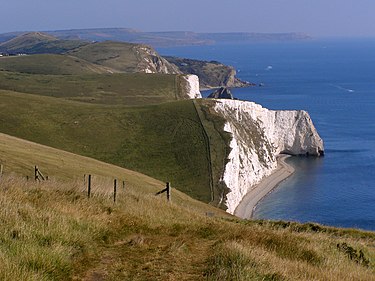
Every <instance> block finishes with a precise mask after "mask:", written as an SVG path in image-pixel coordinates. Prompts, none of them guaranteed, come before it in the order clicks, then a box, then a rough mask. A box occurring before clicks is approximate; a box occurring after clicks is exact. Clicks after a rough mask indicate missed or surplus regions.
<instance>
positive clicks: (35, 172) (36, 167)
mask: <svg viewBox="0 0 375 281" xmlns="http://www.w3.org/2000/svg"><path fill="white" fill-rule="evenodd" d="M34 179H35V180H36V181H37V180H39V178H38V166H34Z"/></svg>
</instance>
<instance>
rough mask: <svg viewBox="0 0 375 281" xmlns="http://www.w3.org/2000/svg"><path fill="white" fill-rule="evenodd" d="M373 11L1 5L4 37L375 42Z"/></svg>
mask: <svg viewBox="0 0 375 281" xmlns="http://www.w3.org/2000/svg"><path fill="white" fill-rule="evenodd" d="M3 1H5V0H1V2H3ZM374 12H375V1H374V0H131V1H130V0H64V1H62V0H12V1H6V2H4V3H2V5H1V9H0V33H5V32H11V31H47V30H60V29H77V28H99V27H124V28H134V29H138V30H142V31H194V32H262V33H280V32H303V33H307V34H309V35H312V36H314V37H330V36H340V37H352V36H356V37H375V16H374Z"/></svg>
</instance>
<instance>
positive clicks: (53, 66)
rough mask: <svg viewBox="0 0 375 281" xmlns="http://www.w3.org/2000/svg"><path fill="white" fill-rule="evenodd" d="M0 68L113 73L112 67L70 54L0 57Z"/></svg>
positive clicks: (39, 71) (62, 72)
mask: <svg viewBox="0 0 375 281" xmlns="http://www.w3.org/2000/svg"><path fill="white" fill-rule="evenodd" d="M0 70H2V71H4V70H5V71H11V72H22V73H30V74H52V75H58V74H61V75H67V74H70V75H72V74H92V73H112V72H114V71H113V70H111V69H108V68H105V67H102V66H100V65H95V64H92V63H89V62H87V61H85V60H82V59H79V58H75V57H72V56H68V55H54V54H42V55H27V56H11V57H2V58H0Z"/></svg>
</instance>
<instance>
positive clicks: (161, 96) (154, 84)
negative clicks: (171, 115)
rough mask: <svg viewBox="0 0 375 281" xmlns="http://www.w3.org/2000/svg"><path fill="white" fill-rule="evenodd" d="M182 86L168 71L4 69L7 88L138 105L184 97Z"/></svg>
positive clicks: (2, 83)
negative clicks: (76, 72)
mask: <svg viewBox="0 0 375 281" xmlns="http://www.w3.org/2000/svg"><path fill="white" fill-rule="evenodd" d="M0 61H1V59H0ZM179 87H180V86H179V76H176V75H165V74H142V73H137V74H126V73H118V74H86V75H84V74H82V75H43V74H29V73H17V72H8V71H0V89H3V90H10V91H15V92H22V93H29V94H35V95H43V96H50V97H56V98H64V99H71V100H76V101H83V102H88V103H99V104H112V105H118V104H121V105H128V106H134V105H144V104H155V103H163V102H168V101H173V100H176V99H178V98H182V96H181V92H180V89H179Z"/></svg>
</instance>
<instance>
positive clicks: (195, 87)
mask: <svg viewBox="0 0 375 281" xmlns="http://www.w3.org/2000/svg"><path fill="white" fill-rule="evenodd" d="M180 81H181V87H182V93H184V95H185V97H183V98H186V99H200V98H202V95H201V92H200V91H199V78H198V76H197V75H194V74H187V75H181V80H180Z"/></svg>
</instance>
